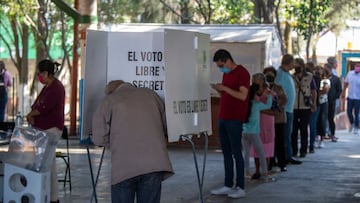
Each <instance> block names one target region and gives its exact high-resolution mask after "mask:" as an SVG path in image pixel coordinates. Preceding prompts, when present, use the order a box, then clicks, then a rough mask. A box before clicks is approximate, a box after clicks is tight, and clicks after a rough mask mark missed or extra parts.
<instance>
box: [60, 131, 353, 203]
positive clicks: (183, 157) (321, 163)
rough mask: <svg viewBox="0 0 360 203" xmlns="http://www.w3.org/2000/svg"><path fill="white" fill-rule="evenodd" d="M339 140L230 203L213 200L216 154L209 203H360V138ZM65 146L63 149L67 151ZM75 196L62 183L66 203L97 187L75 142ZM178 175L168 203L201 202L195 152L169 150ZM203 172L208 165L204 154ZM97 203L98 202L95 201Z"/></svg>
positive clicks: (166, 192) (211, 160)
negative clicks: (359, 194) (93, 186)
mask: <svg viewBox="0 0 360 203" xmlns="http://www.w3.org/2000/svg"><path fill="white" fill-rule="evenodd" d="M337 135H338V137H339V141H338V142H337V143H333V142H330V141H327V142H326V143H325V148H322V149H317V150H316V151H315V153H314V154H308V155H307V156H306V157H305V158H302V159H301V160H302V161H303V164H302V165H289V166H288V171H287V172H282V173H279V172H274V175H273V176H274V177H275V178H276V179H277V181H276V182H271V183H264V182H261V181H251V182H250V181H247V182H246V192H247V194H246V197H245V198H241V199H235V200H234V199H229V198H227V197H221V196H212V195H210V190H211V189H214V188H217V187H220V186H222V184H223V174H224V172H223V161H222V154H221V152H220V151H217V150H210V151H208V154H207V159H206V165H205V179H204V188H203V191H204V192H203V194H204V202H208V203H210V202H215V203H236V202H241V203H257V202H266V203H296V202H299V203H300V202H301V203H307V202H319V203H337V202H339V203H352V202H354V203H355V202H360V197H356V194H357V193H360V172H359V170H360V161H359V159H360V135H352V134H348V133H347V132H346V131H345V130H341V131H338V132H337ZM64 143H65V142H64V141H61V143H60V144H59V148H58V150H65V148H64V146H65V145H64ZM101 152H102V148H97V147H94V148H92V149H91V158H92V164H93V165H94V170H97V165H98V164H99V160H100V156H101ZM70 153H71V175H72V191H71V192H70V191H69V187H68V185H67V186H66V187H65V188H64V187H63V186H62V185H61V184H62V183H59V184H60V185H59V189H60V192H59V195H60V202H62V203H63V202H64V203H65V202H66V203H85V202H86V203H88V202H91V195H92V186H91V178H90V172H89V171H90V170H89V163H88V158H87V153H86V148H85V146H83V145H80V144H79V142H78V141H77V140H71V150H70ZM169 154H170V158H171V160H172V163H173V167H174V170H175V173H176V174H175V175H174V176H172V177H171V178H169V179H168V180H166V181H164V183H163V191H162V197H161V202H162V203H193V202H194V203H195V202H200V201H199V190H198V184H197V178H196V172H195V165H194V159H193V155H192V151H191V149H184V148H175V147H171V148H169ZM57 163H58V171H59V174H61V173H63V171H64V170H65V168H64V164H63V163H62V161H61V160H57ZM198 163H199V167H200V169H202V166H203V153H202V151H201V150H199V151H198ZM109 167H110V163H109V153H108V152H106V153H105V158H104V163H103V167H102V168H101V173H100V177H99V182H98V186H97V195H98V202H99V203H108V202H111V201H110V187H109V179H110V173H109V169H110V168H109ZM92 202H95V200H94V199H93V201H92Z"/></svg>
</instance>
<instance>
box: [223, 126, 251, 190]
mask: <svg viewBox="0 0 360 203" xmlns="http://www.w3.org/2000/svg"><path fill="white" fill-rule="evenodd" d="M242 126H243V125H242V122H241V121H238V120H219V122H218V127H219V139H220V144H221V150H222V152H223V156H224V167H225V186H227V187H233V186H234V159H235V166H236V186H238V187H240V188H242V189H244V188H245V181H244V158H243V156H242V149H241V148H242V144H241V138H242Z"/></svg>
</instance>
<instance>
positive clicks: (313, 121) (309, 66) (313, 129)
mask: <svg viewBox="0 0 360 203" xmlns="http://www.w3.org/2000/svg"><path fill="white" fill-rule="evenodd" d="M306 71H308V72H311V73H312V74H313V78H314V81H315V84H316V94H317V96H316V110H315V111H314V112H311V116H310V121H309V127H310V134H309V135H310V138H309V153H314V152H315V140H316V137H317V135H318V134H317V122H318V117H319V113H320V108H319V95H320V94H319V91H320V89H319V87H320V82H321V73H320V72H321V66H316V67H315V65H314V64H313V63H312V62H308V63H306Z"/></svg>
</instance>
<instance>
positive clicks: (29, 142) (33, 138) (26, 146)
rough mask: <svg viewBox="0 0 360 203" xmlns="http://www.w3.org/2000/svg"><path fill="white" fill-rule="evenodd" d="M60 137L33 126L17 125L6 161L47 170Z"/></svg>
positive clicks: (35, 169) (34, 168)
mask: <svg viewBox="0 0 360 203" xmlns="http://www.w3.org/2000/svg"><path fill="white" fill-rule="evenodd" d="M59 138H60V136H57V135H54V134H50V133H46V132H44V131H41V130H38V129H35V128H32V127H16V128H15V129H14V131H13V135H12V137H11V139H10V144H9V149H8V156H7V157H6V158H5V160H4V161H5V162H7V163H10V164H13V165H16V166H19V167H22V168H25V169H28V170H32V171H36V172H47V171H49V170H50V167H51V162H52V160H53V157H54V156H55V150H56V145H57V142H58V141H59Z"/></svg>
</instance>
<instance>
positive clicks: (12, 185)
mask: <svg viewBox="0 0 360 203" xmlns="http://www.w3.org/2000/svg"><path fill="white" fill-rule="evenodd" d="M4 165H5V166H4V171H5V174H4V180H3V181H4V201H3V202H4V203H21V202H23V201H22V199H23V200H27V202H29V203H48V202H50V172H44V173H38V172H34V171H31V170H27V169H23V168H20V167H17V166H14V165H11V164H7V163H5V164H4ZM22 179H23V180H22ZM24 180H26V184H25V182H24Z"/></svg>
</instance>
